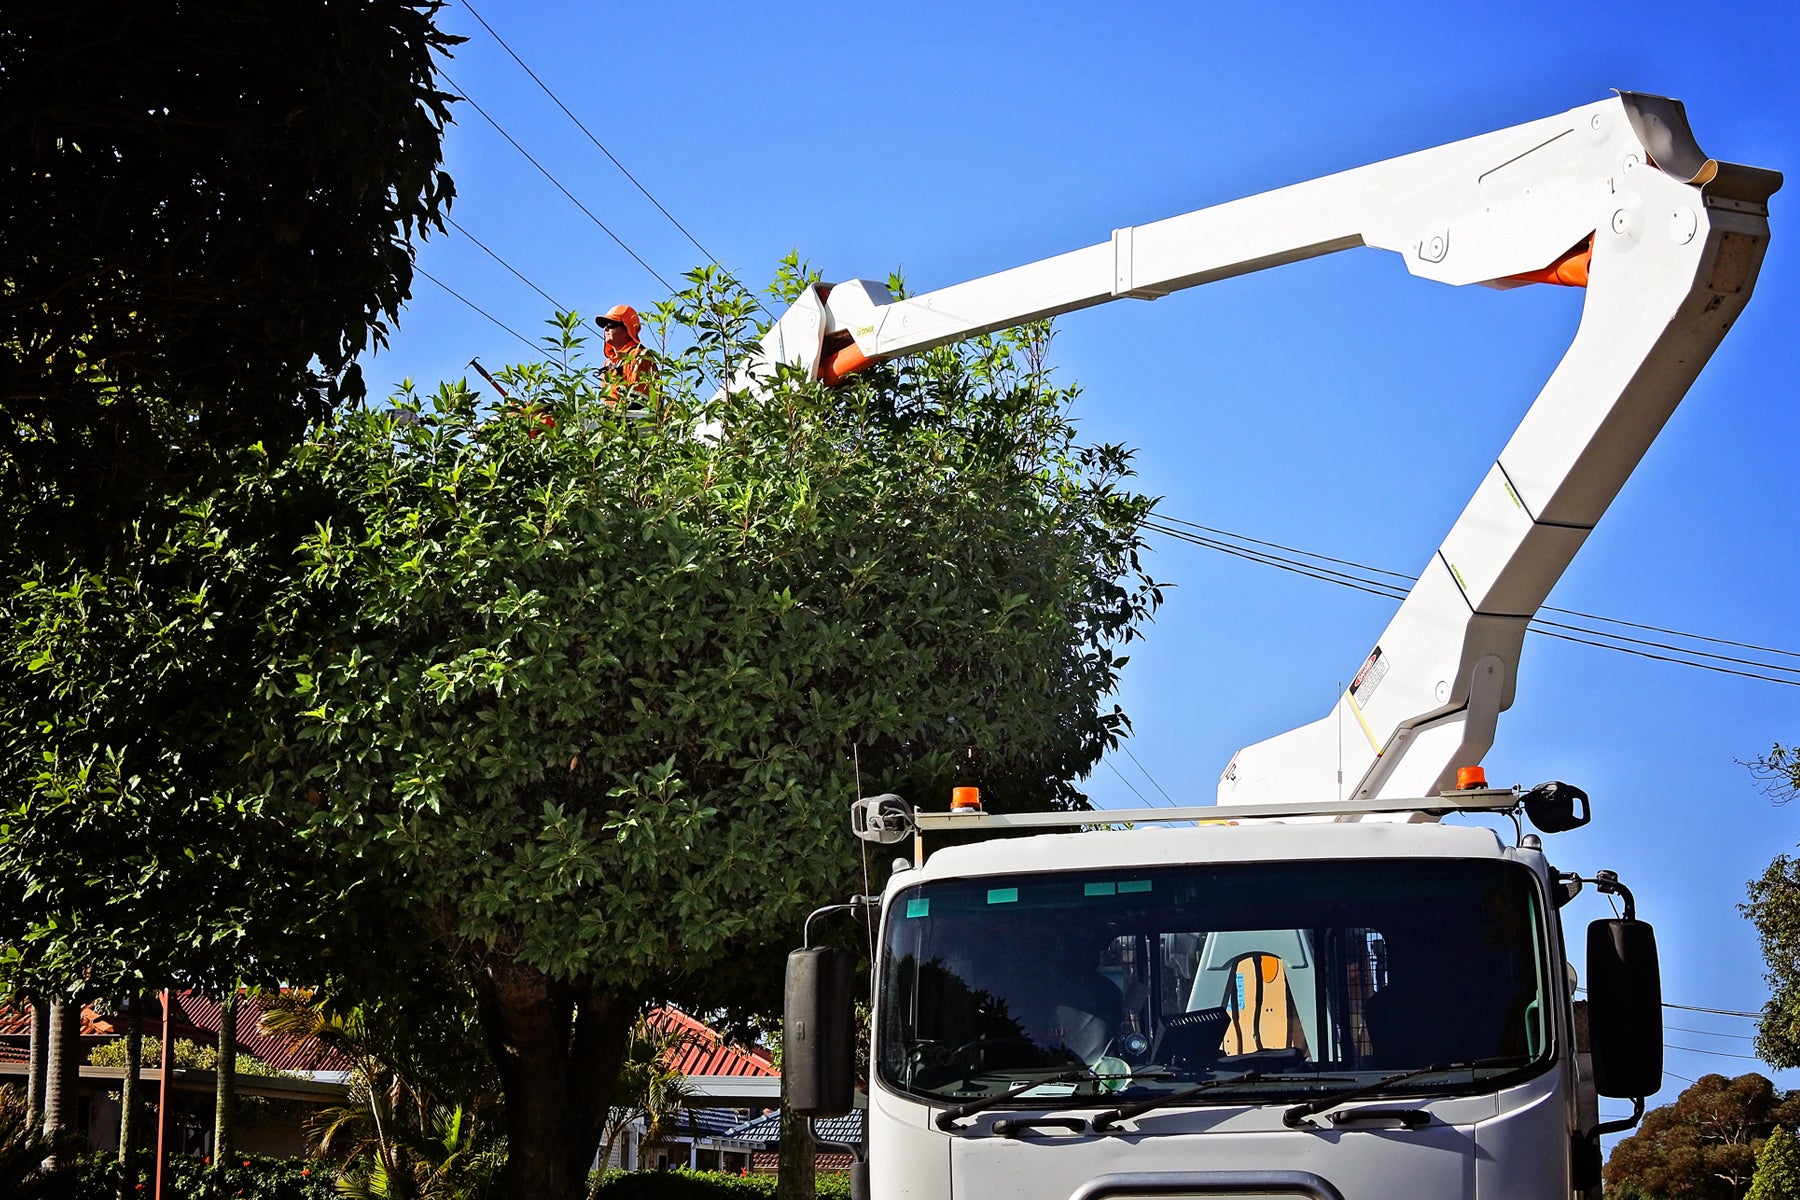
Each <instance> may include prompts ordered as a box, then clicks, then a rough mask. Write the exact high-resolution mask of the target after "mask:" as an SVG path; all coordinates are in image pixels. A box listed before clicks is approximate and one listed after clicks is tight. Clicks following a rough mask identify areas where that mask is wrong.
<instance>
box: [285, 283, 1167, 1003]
mask: <svg viewBox="0 0 1800 1200" xmlns="http://www.w3.org/2000/svg"><path fill="white" fill-rule="evenodd" d="M748 309H749V304H748V302H747V300H746V299H745V298H744V297H743V295H742V294H741V293H739V292H737V291H735V290H733V289H732V288H731V287H730V286H728V285H725V286H720V285H719V283H718V281H717V280H715V279H713V278H712V277H710V276H708V275H706V274H704V273H702V274H701V275H700V277H699V279H698V286H696V288H695V289H694V290H693V291H691V292H690V293H688V294H687V295H685V296H683V297H680V298H678V299H677V300H676V301H675V302H674V303H672V304H671V305H668V306H665V307H664V308H663V309H662V310H659V312H658V314H657V319H658V322H659V323H660V326H661V328H662V330H663V333H664V335H665V337H666V336H667V334H668V332H669V330H670V329H671V327H674V328H675V329H677V330H678V331H680V332H682V333H684V334H685V335H686V336H688V337H689V338H690V339H691V343H692V344H691V345H690V346H689V347H687V348H686V349H683V350H680V351H678V352H674V353H669V354H668V355H667V356H666V359H665V361H666V362H667V364H668V366H667V367H666V369H665V370H664V372H663V373H662V375H661V377H660V381H659V382H660V388H659V390H658V391H657V392H656V393H655V394H653V395H651V396H649V397H647V404H646V408H645V409H644V411H643V412H642V413H641V414H636V413H627V412H625V411H623V410H617V409H613V408H611V407H610V406H609V405H607V404H606V403H605V402H604V400H603V399H602V397H601V396H600V395H599V393H598V392H597V391H596V388H595V385H594V376H593V374H592V372H591V371H590V370H589V369H588V368H587V367H586V366H585V363H584V361H583V360H582V358H581V345H580V339H579V337H578V336H577V335H576V333H575V329H576V324H575V322H574V320H573V319H572V318H563V319H562V320H561V322H560V336H559V337H558V339H557V341H556V344H555V345H554V346H553V348H552V356H551V357H552V358H553V359H555V360H556V363H555V364H554V365H553V364H548V363H542V364H533V365H527V366H522V367H517V368H514V369H512V370H510V371H509V372H507V373H506V374H505V375H504V376H502V379H503V381H504V382H505V383H506V384H507V385H508V386H509V388H510V389H511V390H512V391H513V392H514V399H515V403H516V405H517V408H518V410H519V411H517V412H514V411H503V412H499V413H495V412H492V411H490V410H488V409H486V408H484V407H483V406H481V405H480V404H478V403H477V398H476V397H475V396H474V395H473V394H472V393H470V392H469V391H467V390H465V389H464V388H463V387H461V386H460V385H447V386H445V387H444V388H442V389H441V390H440V391H439V392H438V393H437V394H436V395H435V396H434V397H432V398H431V400H430V402H429V403H422V402H420V401H419V400H417V399H415V398H413V397H411V396H402V397H401V398H399V400H398V401H397V402H396V403H397V408H398V411H399V413H400V414H401V416H396V415H392V414H389V413H382V412H375V411H359V412H352V413H346V414H344V415H343V416H341V417H340V418H339V419H337V420H336V421H335V422H334V423H333V424H332V425H331V426H330V427H329V428H328V429H326V430H324V431H323V432H322V433H321V435H320V436H319V437H318V438H317V439H316V440H315V441H313V442H312V443H309V444H308V445H307V446H306V447H305V448H304V449H303V451H302V453H301V454H300V456H299V458H298V461H297V464H296V466H295V468H294V471H293V473H294V474H295V475H296V476H297V477H298V479H299V481H300V482H301V484H302V485H303V486H305V487H309V488H313V487H322V488H324V489H326V490H328V491H329V492H331V493H332V494H334V495H335V496H336V497H337V502H336V506H335V507H336V508H337V510H338V512H339V514H340V515H339V516H338V517H336V518H335V519H333V520H332V521H330V522H329V523H325V524H321V526H320V527H319V528H318V530H317V532H316V533H315V534H314V535H313V536H312V537H310V538H308V539H307V541H306V544H305V547H304V560H303V566H302V570H301V571H300V572H299V573H297V575H296V578H295V581H294V585H293V586H292V587H291V589H290V590H289V592H288V593H287V595H286V596H285V597H284V598H283V600H282V601H281V602H279V603H277V604H276V605H275V606H274V612H275V613H276V614H277V615H278V616H280V617H281V618H283V620H284V623H285V624H286V628H285V630H284V631H283V632H284V636H283V638H282V640H281V642H280V643H279V649H278V654H277V657H276V659H275V661H274V665H275V668H276V669H275V671H274V672H273V673H272V674H271V675H270V677H269V678H268V680H267V681H266V683H265V696H266V699H267V701H268V703H269V706H270V710H271V717H272V719H273V720H274V721H275V722H276V723H275V724H274V725H273V726H272V727H271V729H270V732H269V734H268V736H267V738H266V739H265V744H266V745H268V746H269V747H270V748H272V749H277V750H278V751H279V753H278V754H277V755H276V756H275V757H274V758H273V760H272V762H271V766H272V767H273V768H275V770H276V772H277V773H278V774H277V777H276V778H277V782H276V783H275V784H274V790H275V791H276V792H278V793H285V794H288V795H295V796H300V795H313V796H316V797H318V798H319V803H318V804H317V806H316V807H312V806H305V805H297V806H294V807H293V808H292V809H291V810H290V816H289V819H291V820H295V821H303V822H305V824H306V835H307V836H308V837H310V838H316V839H320V840H321V841H323V842H328V843H330V844H332V845H334V846H335V847H337V849H338V851H339V853H341V854H344V855H347V856H354V857H356V858H358V859H360V860H362V861H363V862H364V863H365V864H366V865H367V868H368V869H369V870H370V872H371V873H372V874H378V875H379V876H380V877H381V878H383V879H386V880H391V881H395V882H396V883H401V882H402V881H403V886H401V887H400V888H398V889H397V891H396V899H397V900H398V901H400V902H402V903H404V904H405V906H406V907H407V908H408V909H409V910H410V911H412V912H413V913H414V914H416V915H417V916H418V917H419V918H421V919H422V920H424V921H425V922H426V924H427V925H428V927H430V928H431V929H432V930H433V931H434V932H435V934H436V935H437V936H438V937H439V938H440V939H442V940H443V941H444V942H445V943H446V944H447V945H451V946H456V947H462V948H464V949H463V950H462V951H461V952H462V953H466V954H469V955H474V954H476V953H478V952H481V953H485V952H500V953H504V954H505V955H507V956H508V957H509V958H512V959H516V960H517V961H518V962H520V963H522V964H524V965H526V966H528V967H530V968H531V969H533V970H535V971H540V972H542V973H544V974H545V975H547V976H549V977H551V978H553V979H557V980H581V981H591V982H593V983H595V984H600V985H606V986H612V987H618V988H623V989H650V990H655V989H659V988H668V987H671V986H673V985H674V983H675V981H676V979H678V978H679V977H681V976H682V975H685V974H687V973H688V971H689V969H690V968H691V967H698V966H699V965H700V964H705V968H706V969H705V971H704V972H695V974H696V975H697V976H701V977H703V978H704V979H705V981H706V982H707V983H708V984H711V985H714V986H716V989H717V991H718V993H719V994H720V995H721V997H724V996H730V995H732V994H734V993H738V992H740V991H741V987H742V985H743V980H742V978H741V977H735V976H734V973H733V972H732V971H731V969H730V964H732V963H734V962H737V961H742V960H741V959H740V956H739V952H740V951H741V950H743V949H744V947H745V946H746V945H747V944H750V945H755V944H761V943H766V942H769V941H770V940H771V939H776V940H779V941H780V942H781V943H783V944H785V942H786V941H787V940H788V937H789V934H790V932H791V930H792V929H793V928H795V927H796V926H797V923H798V921H799V920H800V918H801V917H802V916H804V914H805V912H806V911H808V910H809V909H810V908H811V907H812V906H814V905H815V904H816V903H817V902H818V900H819V897H821V896H830V895H834V894H836V893H838V892H839V891H841V890H843V889H844V887H845V886H847V885H848V883H849V882H850V872H849V867H850V866H851V864H852V863H853V862H854V857H853V855H854V848H853V843H852V842H851V840H850V838H849V835H848V832H847V830H846V829H845V822H844V816H843V814H844V809H845V807H846V805H847V803H848V802H849V800H850V799H851V798H853V796H854V794H855V783H854V781H853V766H854V762H855V757H856V756H860V760H861V773H862V784H863V790H864V791H865V792H872V791H879V790H884V789H894V790H901V791H903V792H906V793H909V794H912V795H914V796H917V797H918V798H920V799H921V800H923V799H927V798H931V797H934V796H936V795H938V794H940V793H941V792H942V791H943V789H945V788H947V786H948V784H949V783H950V782H951V781H952V780H953V779H954V778H955V777H956V776H957V775H958V773H959V771H961V770H962V769H963V764H964V763H965V761H966V755H967V753H968V752H969V751H970V750H971V749H974V750H976V751H978V752H980V754H981V755H982V758H981V767H982V770H983V771H984V772H985V773H986V774H987V775H988V776H990V777H991V778H992V779H994V780H995V781H997V782H998V783H999V784H1000V785H1001V786H1000V788H999V790H1000V791H1001V792H1002V793H1004V791H1005V790H1006V789H1005V785H1006V784H1007V783H1009V782H1010V783H1011V784H1012V785H1013V787H1014V790H1015V792H1017V793H1018V794H1019V795H1021V796H1022V797H1023V798H1025V799H1028V800H1029V801H1032V802H1035V803H1036V804H1038V805H1042V804H1044V803H1046V802H1052V801H1060V802H1064V803H1070V802H1075V801H1077V800H1078V799H1079V793H1078V792H1076V791H1075V790H1074V788H1073V784H1072V781H1073V780H1074V779H1076V778H1078V777H1079V776H1080V775H1082V774H1083V773H1085V771H1087V770H1088V769H1089V768H1091V766H1092V765H1093V764H1094V763H1095V762H1096V761H1097V759H1098V757H1099V755H1100V754H1101V753H1102V751H1103V750H1104V749H1105V748H1106V747H1107V746H1109V745H1111V744H1112V743H1113V742H1114V741H1115V739H1116V738H1117V737H1118V736H1120V734H1121V733H1122V732H1123V730H1124V728H1125V720H1124V716H1123V714H1122V713H1120V712H1119V711H1118V710H1117V709H1116V708H1112V709H1107V708H1106V707H1105V706H1104V705H1103V704H1102V700H1103V698H1104V697H1105V696H1106V695H1107V693H1108V692H1109V691H1110V690H1111V688H1112V687H1113V685H1114V683H1115V681H1116V678H1117V670H1118V667H1119V665H1120V663H1121V662H1122V659H1121V658H1119V657H1118V656H1117V655H1116V654H1115V650H1114V647H1115V645H1117V644H1118V643H1120V642H1123V641H1126V640H1129V639H1130V638H1131V637H1132V636H1133V635H1134V633H1135V631H1136V629H1137V626H1138V624H1139V623H1140V622H1141V621H1142V620H1143V619H1144V618H1145V617H1146V616H1147V615H1148V613H1149V611H1150V608H1151V607H1152V605H1153V604H1154V601H1155V596H1154V589H1153V585H1151V584H1149V582H1148V581H1147V580H1145V579H1144V578H1143V577H1142V576H1141V575H1139V574H1138V571H1137V557H1136V556H1137V550H1138V545H1139V543H1138V536H1137V524H1138V522H1139V520H1140V519H1141V518H1142V517H1143V515H1144V514H1145V513H1146V512H1147V511H1148V508H1149V502H1148V501H1147V500H1145V499H1143V498H1142V497H1139V496H1136V495H1133V494H1131V493H1129V492H1127V491H1125V490H1123V489H1122V488H1121V487H1120V486H1119V485H1120V482H1121V480H1122V479H1123V478H1124V477H1125V476H1126V475H1127V474H1128V470H1129V455H1128V454H1127V453H1126V452H1125V451H1124V450H1122V449H1121V448H1119V447H1113V446H1101V447H1084V446H1081V445H1079V444H1078V443H1077V442H1076V439H1075V435H1074V430H1073V427H1072V426H1071V425H1070V423H1069V422H1068V420H1067V417H1066V406H1067V403H1068V401H1069V400H1070V398H1071V397H1072V394H1073V393H1072V390H1070V389H1057V388H1054V387H1052V386H1050V384H1049V383H1048V381H1047V378H1046V376H1045V375H1044V374H1043V372H1042V371H1041V367H1040V366H1034V365H1033V363H1034V361H1035V359H1034V355H1037V354H1039V353H1040V352H1041V349H1042V337H1043V336H1044V335H1043V333H1042V331H1035V330H1026V331H1023V332H1021V333H1019V334H1016V335H1006V336H995V337H992V338H986V339H981V340H980V341H978V342H975V343H971V344H969V345H968V346H965V347H961V348H945V349H943V350H939V351H934V352H932V353H930V354H928V355H924V356H922V357H920V358H919V359H917V360H909V361H906V362H902V363H899V364H892V365H888V366H885V367H882V368H878V369H877V370H876V371H875V372H873V373H872V374H871V376H870V377H869V378H867V379H866V380H864V381H863V382H861V383H860V384H858V385H856V386H853V387H851V388H849V389H846V390H844V391H840V392H828V391H825V390H824V389H822V388H820V387H818V386H816V385H811V384H806V383H803V382H801V381H799V380H797V379H795V378H792V377H790V376H783V377H782V378H781V379H780V380H778V381H775V382H774V383H773V384H772V385H771V387H770V389H769V392H768V394H767V395H766V396H763V397H757V396H752V395H747V394H735V395H731V396H728V397H724V398H722V399H719V400H717V401H715V402H712V403H705V402H702V401H701V400H700V399H699V397H701V396H703V395H704V394H705V393H706V391H707V390H708V388H709V384H708V382H707V381H708V380H709V379H712V378H718V377H722V376H725V375H727V374H728V371H729V369H730V366H729V365H730V364H731V363H733V362H740V363H741V361H742V359H743V357H744V356H745V355H746V354H747V353H748V346H747V344H746V342H745V340H744V339H745V338H747V337H748V335H749V334H750V333H751V332H752V331H751V330H749V329H748V328H746V327H745V326H744V325H743V323H742V322H743V315H744V313H745V312H747V311H748ZM545 417H550V418H552V419H553V420H554V422H555V424H554V425H553V426H546V425H545V424H544V418H545ZM704 428H712V429H722V430H725V431H726V432H725V434H724V436H716V437H709V436H698V434H699V432H700V431H701V430H702V429H704ZM802 848H804V849H805V851H806V853H804V854H800V853H797V851H798V850H800V849H802ZM758 965H759V966H760V965H761V964H758ZM766 994H767V993H766V992H765V993H764V995H766ZM707 998H708V999H711V998H712V997H707ZM765 1003H766V1001H765Z"/></svg>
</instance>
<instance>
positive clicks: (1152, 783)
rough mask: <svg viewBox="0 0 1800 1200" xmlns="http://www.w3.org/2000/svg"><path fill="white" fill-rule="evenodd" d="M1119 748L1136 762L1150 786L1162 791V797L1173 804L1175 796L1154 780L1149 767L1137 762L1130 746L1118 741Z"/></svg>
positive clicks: (1154, 777)
mask: <svg viewBox="0 0 1800 1200" xmlns="http://www.w3.org/2000/svg"><path fill="white" fill-rule="evenodd" d="M1119 749H1121V750H1123V751H1124V752H1125V754H1126V756H1127V757H1129V758H1130V759H1131V761H1132V762H1134V763H1137V769H1138V770H1140V771H1142V772H1143V773H1144V778H1145V779H1148V780H1149V781H1150V786H1151V787H1153V788H1155V789H1156V790H1157V791H1159V792H1162V796H1163V799H1164V800H1167V801H1168V802H1169V803H1170V804H1171V805H1173V804H1174V803H1175V797H1173V796H1171V795H1169V793H1168V792H1166V791H1163V785H1162V784H1160V783H1158V782H1156V776H1154V775H1152V774H1151V773H1150V768H1148V767H1146V766H1145V765H1144V764H1143V763H1141V762H1138V756H1137V755H1135V754H1132V753H1131V747H1130V746H1128V745H1126V744H1125V743H1124V742H1120V743H1119Z"/></svg>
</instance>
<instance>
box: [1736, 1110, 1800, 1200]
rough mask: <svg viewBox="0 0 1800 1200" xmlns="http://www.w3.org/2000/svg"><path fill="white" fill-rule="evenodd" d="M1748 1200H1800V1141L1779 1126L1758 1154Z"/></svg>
mask: <svg viewBox="0 0 1800 1200" xmlns="http://www.w3.org/2000/svg"><path fill="white" fill-rule="evenodd" d="M1745 1200H1800V1139H1797V1138H1795V1137H1794V1135H1793V1132H1792V1131H1790V1130H1788V1129H1785V1128H1783V1127H1781V1126H1779V1125H1777V1126H1776V1127H1775V1128H1774V1129H1773V1130H1771V1131H1770V1133H1769V1139H1768V1140H1767V1141H1766V1142H1764V1143H1763V1144H1762V1149H1761V1150H1758V1151H1757V1152H1756V1175H1755V1177H1754V1178H1752V1179H1751V1181H1750V1190H1749V1192H1747V1193H1746V1194H1745Z"/></svg>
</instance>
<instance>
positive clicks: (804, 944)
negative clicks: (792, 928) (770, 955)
mask: <svg viewBox="0 0 1800 1200" xmlns="http://www.w3.org/2000/svg"><path fill="white" fill-rule="evenodd" d="M880 907H881V897H880V896H852V897H850V899H849V900H848V901H847V902H846V903H843V904H827V905H826V906H825V907H824V908H815V909H813V910H812V911H811V912H810V913H808V914H806V924H805V925H804V926H802V927H801V930H800V948H801V949H802V950H811V949H813V948H814V947H813V940H812V927H813V922H814V921H815V920H817V919H818V918H820V917H827V916H830V915H832V914H833V913H841V912H856V911H859V910H861V909H870V908H873V909H879V908H880Z"/></svg>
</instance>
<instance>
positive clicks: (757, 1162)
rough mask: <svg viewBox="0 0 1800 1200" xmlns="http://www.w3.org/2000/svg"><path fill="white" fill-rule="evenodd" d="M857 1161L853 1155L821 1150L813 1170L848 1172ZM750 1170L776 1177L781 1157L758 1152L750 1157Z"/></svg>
mask: <svg viewBox="0 0 1800 1200" xmlns="http://www.w3.org/2000/svg"><path fill="white" fill-rule="evenodd" d="M854 1161H856V1160H855V1158H854V1157H853V1156H852V1155H849V1154H839V1153H837V1152H836V1151H830V1150H821V1151H819V1152H818V1153H817V1154H815V1155H813V1169H814V1170H818V1171H848V1170H849V1169H850V1164H851V1163H852V1162H854ZM750 1169H751V1170H752V1171H754V1172H755V1173H756V1174H758V1175H776V1174H779V1173H780V1171H781V1155H780V1153H778V1152H777V1151H774V1150H756V1151H753V1152H752V1153H751V1155H750Z"/></svg>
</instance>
